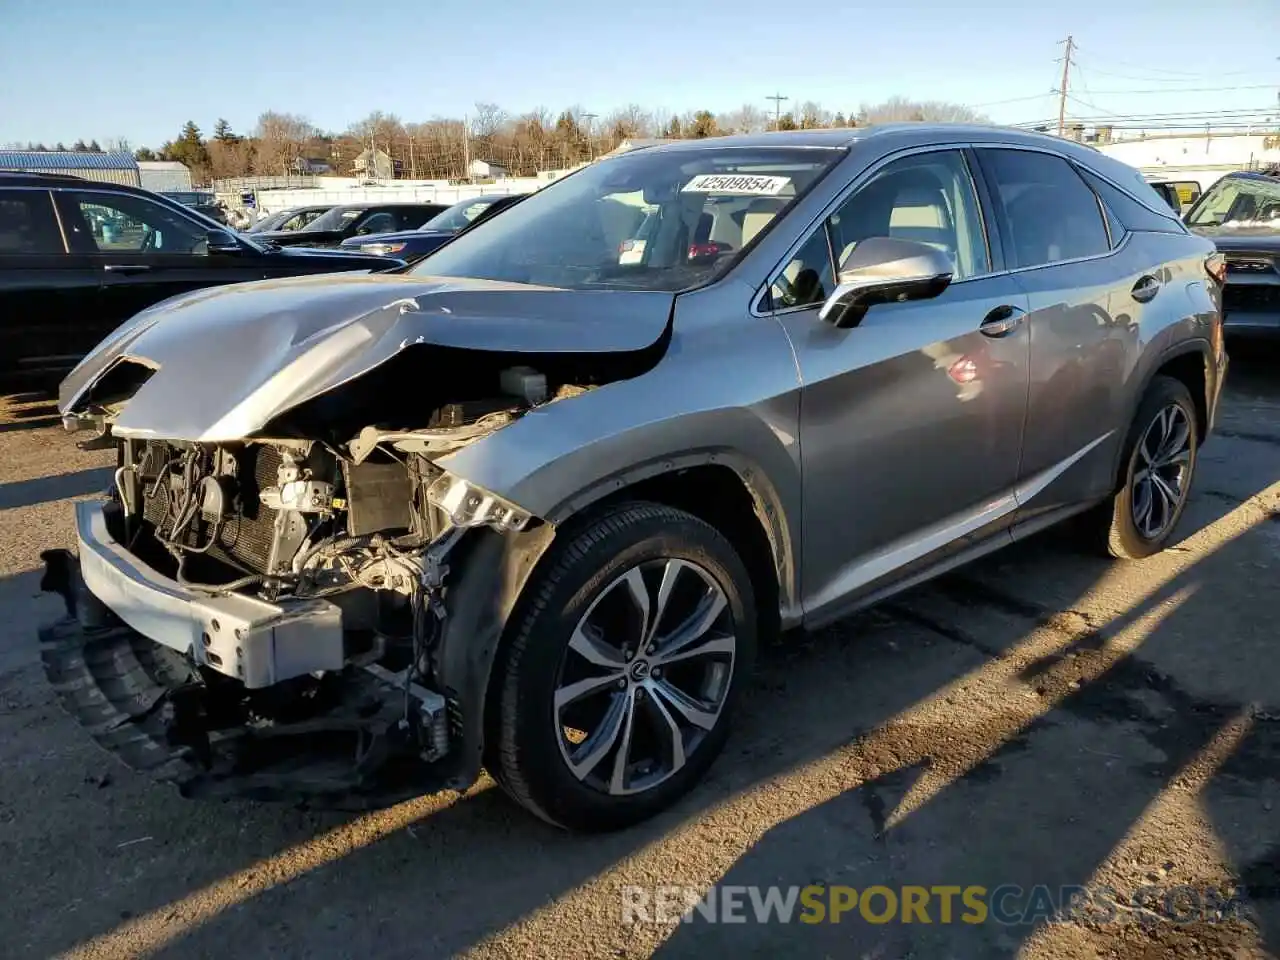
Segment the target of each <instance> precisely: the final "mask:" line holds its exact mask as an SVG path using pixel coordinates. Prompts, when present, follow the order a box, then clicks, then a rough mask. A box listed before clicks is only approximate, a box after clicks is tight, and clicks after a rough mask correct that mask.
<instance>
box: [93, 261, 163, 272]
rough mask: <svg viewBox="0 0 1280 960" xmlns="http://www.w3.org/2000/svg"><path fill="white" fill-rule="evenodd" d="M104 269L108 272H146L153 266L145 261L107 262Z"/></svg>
mask: <svg viewBox="0 0 1280 960" xmlns="http://www.w3.org/2000/svg"><path fill="white" fill-rule="evenodd" d="M102 269H103V270H105V271H106V272H107V273H146V272H147V271H148V270H150V269H151V267H149V266H148V265H147V264H145V263H106V264H103V265H102Z"/></svg>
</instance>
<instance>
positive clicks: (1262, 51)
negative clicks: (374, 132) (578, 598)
mask: <svg viewBox="0 0 1280 960" xmlns="http://www.w3.org/2000/svg"><path fill="white" fill-rule="evenodd" d="M362 8H363V10H364V11H367V12H362ZM1226 10H1227V8H1226V7H1215V6H1213V5H1212V4H1207V3H1204V2H1196V3H1192V2H1190V0H1163V2H1155V0H1074V2H1071V3H1042V2H1039V0H1020V2H1016V3H1015V2H1007V0H1006V2H986V3H983V2H981V0H976V2H971V3H967V4H965V3H956V2H943V0H898V2H895V3H880V4H875V5H872V4H844V5H842V4H840V3H839V2H836V3H833V4H830V5H826V4H809V3H794V2H792V3H783V2H780V0H733V2H721V3H711V4H705V3H703V4H700V3H695V2H689V0H630V2H626V3H616V2H605V3H601V2H599V0H559V2H547V0H488V2H487V3H481V2H476V0H470V2H463V0H427V2H425V3H417V4H412V3H410V4H403V3H402V4H394V3H377V4H361V3H352V2H350V0H348V2H344V3H338V2H333V0H311V2H309V3H305V4H285V3H277V2H271V0H256V2H255V0H218V2H205V0H176V2H175V0H161V2H157V0H56V2H52V3H48V2H41V0H0V144H5V143H8V142H10V141H23V142H25V141H27V140H34V141H44V142H46V143H52V142H54V141H58V140H61V141H63V142H66V143H71V142H72V141H74V140H75V139H77V138H79V137H83V138H85V139H86V140H87V139H93V138H96V139H98V140H105V139H107V138H111V137H121V136H123V137H127V138H128V139H129V141H130V142H131V143H132V144H133V145H134V146H135V147H136V146H140V145H144V144H146V145H151V146H157V145H159V143H160V142H162V141H163V140H166V139H170V138H172V137H174V136H176V134H177V132H178V130H179V128H180V127H181V125H182V124H183V122H185V121H186V120H188V119H194V120H195V121H196V122H197V123H198V124H199V125H200V126H201V128H202V129H203V130H204V131H205V132H206V133H207V132H208V131H209V130H211V129H212V127H213V123H214V121H215V120H216V119H217V118H218V117H226V118H227V119H228V120H229V121H230V122H231V124H232V127H233V128H234V129H236V130H238V131H242V132H244V131H248V130H250V129H251V128H252V127H253V124H254V122H255V120H256V118H257V116H258V114H259V113H261V112H262V111H264V110H269V109H270V110H281V111H289V112H293V113H300V114H303V115H305V116H306V117H308V118H309V119H310V120H311V121H312V122H314V123H315V124H317V125H318V126H320V127H322V128H325V129H331V130H342V129H345V128H346V127H347V126H348V125H349V124H350V123H352V122H353V121H356V120H358V119H360V118H361V117H364V116H366V115H367V114H368V113H370V112H371V111H373V110H382V111H384V112H388V113H395V114H397V115H399V116H400V117H401V119H403V120H427V119H430V118H431V117H433V116H460V115H462V114H463V113H465V112H466V111H468V110H469V109H471V107H472V105H473V104H474V103H475V102H477V101H491V102H496V103H498V104H500V105H501V106H502V107H504V108H505V109H506V110H507V111H509V112H511V113H518V112H520V111H523V110H527V109H530V108H533V107H537V106H545V107H547V108H548V109H551V110H553V111H558V110H559V109H560V108H562V107H564V106H568V105H572V104H578V105H581V106H582V107H583V108H584V109H586V110H589V111H591V112H594V113H597V114H599V115H601V116H604V115H606V114H608V113H609V112H610V110H612V109H614V108H616V107H620V106H625V105H626V104H628V103H638V104H641V105H642V106H644V107H646V108H660V109H665V110H667V111H672V112H683V111H685V110H690V109H700V108H704V107H705V108H708V109H710V110H712V111H717V110H731V109H734V108H736V107H738V106H740V105H741V104H743V103H754V104H756V105H758V106H759V107H761V108H762V109H769V110H771V105H770V104H769V103H768V102H767V101H766V100H765V97H766V96H768V95H769V94H771V93H774V92H775V91H777V92H780V93H782V94H784V95H788V96H790V97H791V104H795V103H797V102H799V101H802V100H808V99H811V100H815V101H818V102H819V103H821V104H822V105H823V106H824V107H827V108H828V109H831V110H843V111H845V112H848V111H851V110H856V109H857V107H858V106H859V104H861V103H864V102H875V101H878V100H882V99H884V98H887V97H889V96H892V95H895V94H901V95H904V96H908V97H912V98H918V99H946V100H952V101H957V102H961V103H967V104H970V105H973V106H979V107H981V109H982V110H983V111H984V112H986V113H987V114H988V115H989V116H990V117H991V118H992V119H993V120H995V121H997V122H1001V123H1006V122H1007V123H1013V122H1021V121H1027V120H1036V119H1042V118H1049V117H1051V116H1056V113H1057V102H1056V97H1054V96H1053V95H1052V94H1050V93H1049V92H1048V91H1049V90H1050V89H1051V88H1052V87H1053V86H1055V85H1056V83H1057V82H1058V75H1059V73H1060V70H1061V65H1060V64H1059V63H1055V62H1054V61H1055V58H1057V57H1059V56H1060V55H1061V47H1060V46H1059V43H1058V41H1060V40H1062V39H1063V38H1065V37H1066V36H1067V34H1069V33H1070V34H1073V35H1074V37H1075V40H1076V42H1077V43H1078V44H1079V45H1080V50H1079V55H1078V56H1079V69H1078V70H1077V71H1075V72H1074V73H1073V76H1072V80H1071V84H1072V86H1073V87H1074V88H1075V89H1074V91H1073V92H1074V93H1077V94H1078V96H1079V97H1080V100H1081V101H1083V103H1082V102H1079V101H1072V102H1071V103H1070V109H1069V113H1075V114H1078V115H1101V114H1104V113H1114V114H1121V115H1132V114H1137V113H1142V114H1151V113H1156V112H1162V113H1171V112H1175V111H1178V112H1182V111H1203V110H1231V109H1236V110H1256V109H1271V110H1272V111H1273V112H1275V113H1280V109H1277V106H1278V105H1277V92H1278V91H1280V60H1277V56H1280V43H1277V41H1276V38H1277V37H1280V2H1277V0H1232V2H1231V5H1230V11H1231V12H1230V14H1229V15H1228V14H1227V13H1226ZM1228 87H1229V88H1231V89H1225V90H1224V89H1216V88H1228ZM1205 88H1215V89H1205ZM1149 91H1156V92H1149ZM1006 101H1013V102H1006ZM1085 103H1087V104H1090V105H1091V106H1089V107H1087V106H1085V105H1084V104H1085Z"/></svg>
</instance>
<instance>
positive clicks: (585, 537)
mask: <svg viewBox="0 0 1280 960" xmlns="http://www.w3.org/2000/svg"><path fill="white" fill-rule="evenodd" d="M566 532H567V534H568V535H567V536H565V537H564V539H563V540H559V539H558V540H557V543H556V544H555V545H553V547H552V549H551V551H550V552H549V554H548V555H547V556H546V557H544V558H543V560H542V561H541V562H540V564H539V568H538V570H536V571H535V573H534V575H533V577H532V578H531V580H530V582H529V584H528V586H527V587H526V589H525V593H524V597H525V598H526V599H525V600H524V601H522V603H521V605H520V607H519V609H518V610H517V612H516V615H515V616H514V617H513V620H512V623H511V625H510V627H509V631H510V632H509V634H508V641H507V642H506V643H505V644H504V647H503V649H502V650H501V651H500V653H499V658H498V661H497V663H496V664H495V666H494V671H495V672H494V678H493V682H492V683H491V685H490V690H491V691H492V693H491V697H493V698H496V703H495V704H494V705H493V706H494V709H493V710H492V712H490V714H489V716H490V718H491V722H490V724H489V731H488V738H487V739H488V742H487V743H486V751H485V752H486V758H487V766H488V767H489V772H490V774H491V775H492V776H493V777H494V779H495V780H496V781H497V782H498V783H499V784H500V785H501V786H502V788H503V789H504V790H505V791H506V792H507V793H508V794H509V795H510V796H511V797H512V798H514V799H515V800H516V801H517V802H518V803H520V804H521V805H522V806H524V807H526V808H527V809H528V810H530V811H532V812H533V813H534V814H536V815H537V816H539V817H541V818H542V819H544V820H546V821H548V822H549V823H552V824H555V825H556V826H560V827H563V828H566V829H570V830H578V831H584V832H594V831H603V830H616V829H621V828H623V827H627V826H630V825H632V824H635V823H638V822H640V821H643V820H646V819H648V818H650V817H652V816H654V815H655V814H657V813H659V812H660V811H662V810H664V809H665V808H667V807H669V806H671V805H672V804H673V803H675V802H676V801H677V800H678V799H679V798H680V797H682V796H683V795H684V794H685V793H687V792H688V791H689V790H690V789H692V787H693V786H694V785H695V784H696V783H697V782H698V780H699V779H701V777H702V776H703V774H705V772H706V771H707V768H708V767H710V765H711V763H712V762H713V761H714V760H715V758H716V755H717V754H718V753H719V752H720V750H721V749H722V748H723V746H724V742H725V740H726V738H727V737H728V734H729V726H730V717H731V714H732V711H733V707H734V706H735V703H736V701H737V699H738V697H739V696H740V695H741V693H742V691H743V687H744V686H745V684H746V682H747V680H748V678H749V675H750V670H751V666H752V664H753V662H754V658H755V650H756V640H757V612H756V607H755V598H754V595H753V593H752V589H751V580H750V577H749V576H748V574H747V570H746V567H745V566H744V565H743V563H742V560H741V559H740V558H739V557H738V555H737V553H736V552H735V551H734V549H733V547H732V546H731V545H730V543H729V542H728V540H727V539H726V538H725V537H724V536H723V535H722V534H720V533H719V532H718V531H717V530H716V529H715V528H713V527H711V526H710V525H708V524H706V523H704V522H703V521H702V520H699V519H698V518H697V517H694V516H692V515H690V514H688V513H685V512H683V511H680V510H676V509H673V508H670V507H666V506H663V505H660V504H655V503H646V502H633V503H625V504H620V505H618V506H615V507H612V508H610V509H608V510H606V511H605V512H602V513H600V514H599V515H597V516H595V517H593V518H591V519H589V520H587V521H586V522H584V523H582V524H580V525H577V526H576V527H575V528H574V529H571V530H569V531H566ZM664 558H670V559H677V560H684V561H688V562H692V563H694V564H696V565H697V566H698V567H699V568H700V569H701V570H702V571H703V572H705V573H707V574H710V576H711V577H712V578H713V580H714V584H715V585H716V586H718V587H719V589H720V590H721V591H722V593H723V596H724V599H725V600H726V601H727V605H726V609H727V611H728V612H729V614H730V615H731V617H732V621H731V627H732V632H733V634H734V635H735V636H736V650H735V652H734V654H733V658H732V662H731V665H730V666H729V667H728V677H729V679H728V681H727V688H726V689H727V692H726V693H724V694H723V699H722V701H721V703H722V704H723V705H722V706H721V708H720V712H719V715H718V718H717V719H716V721H715V724H714V726H713V727H712V729H710V730H709V731H707V732H705V733H703V734H700V737H701V739H700V741H699V742H698V743H697V745H696V747H695V748H694V749H692V750H691V751H690V752H689V753H688V755H687V760H686V762H685V764H684V766H683V767H681V768H679V769H676V770H675V771H674V772H673V773H671V774H670V775H669V777H668V779H666V780H664V781H662V782H660V783H657V784H656V785H654V786H652V787H651V788H649V789H646V790H643V792H638V793H631V794H626V795H615V794H611V793H609V792H607V791H606V790H602V789H600V788H599V787H597V786H593V785H592V784H590V783H588V782H586V781H585V780H580V779H578V778H577V777H575V776H574V774H573V772H572V771H571V770H570V766H569V763H568V761H567V759H566V756H565V755H564V754H563V753H562V742H561V737H562V736H563V733H562V728H561V718H560V716H559V715H558V714H557V713H556V708H555V692H556V688H557V685H558V684H559V683H560V680H561V676H562V670H563V669H564V664H565V663H566V661H567V659H568V658H569V656H570V654H569V653H568V652H567V651H568V649H569V643H570V639H571V637H572V635H573V633H574V631H575V629H576V628H577V626H578V623H579V620H580V619H581V618H582V617H583V616H584V615H586V614H587V613H588V611H589V610H591V609H592V607H591V604H592V603H593V602H594V601H595V600H596V599H597V597H599V596H602V595H603V594H604V593H605V592H606V591H607V590H608V589H609V587H610V585H611V584H613V583H614V582H615V581H616V580H617V578H618V577H619V576H621V575H622V574H623V573H625V572H626V571H628V570H629V569H630V568H633V567H637V566H638V565H639V564H643V563H646V562H654V561H659V560H662V559H664ZM720 622H723V621H720ZM636 659H644V658H643V657H641V656H639V655H637V657H636ZM655 676H657V674H655ZM630 695H631V691H630V688H628V690H627V696H630ZM639 696H640V697H641V698H643V696H644V694H643V692H641V693H640V694H639ZM650 696H651V697H652V694H651V695H650ZM637 709H638V708H637ZM615 756H616V754H615Z"/></svg>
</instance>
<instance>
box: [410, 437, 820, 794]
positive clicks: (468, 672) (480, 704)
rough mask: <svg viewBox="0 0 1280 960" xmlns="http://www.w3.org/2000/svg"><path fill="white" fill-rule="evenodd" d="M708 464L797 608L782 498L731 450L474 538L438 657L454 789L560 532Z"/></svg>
mask: <svg viewBox="0 0 1280 960" xmlns="http://www.w3.org/2000/svg"><path fill="white" fill-rule="evenodd" d="M708 464H720V465H724V466H727V467H729V468H730V469H733V471H734V472H735V474H737V476H738V478H739V480H741V481H742V483H743V486H744V488H745V490H746V492H747V493H748V494H749V495H750V496H751V498H752V502H753V504H754V505H755V507H756V516H757V519H758V520H759V521H760V523H761V526H762V528H763V532H764V533H765V535H766V538H767V539H768V541H769V544H770V548H771V550H772V551H773V555H774V563H775V569H776V570H777V572H778V574H779V584H778V587H779V599H780V600H781V602H782V605H783V609H784V611H785V610H788V609H790V608H791V605H792V604H795V603H797V597H796V592H795V591H796V589H797V584H796V577H795V574H796V569H797V567H796V563H795V560H794V553H793V550H792V547H791V540H790V533H789V531H788V525H787V518H786V515H785V512H784V511H783V510H782V509H781V503H780V502H778V501H777V500H776V497H777V491H776V490H774V489H773V486H772V484H771V483H769V481H768V480H767V478H766V476H765V474H764V472H763V471H761V470H757V469H754V468H753V467H752V466H751V464H750V463H749V462H748V461H747V460H746V459H745V458H743V457H742V456H740V455H738V454H735V453H733V452H731V451H723V450H718V451H699V452H690V453H685V454H681V455H678V456H677V455H673V456H670V457H663V458H660V459H658V460H653V461H650V462H648V463H643V464H638V465H636V466H635V467H633V468H630V469H628V470H627V471H626V472H625V473H623V474H619V475H615V476H613V477H608V478H605V479H603V480H600V481H598V482H597V483H594V484H592V485H591V486H589V487H587V488H585V489H584V490H582V491H580V492H578V493H577V494H575V496H574V497H572V498H571V499H569V500H566V501H564V502H563V503H562V504H560V505H559V506H557V507H556V508H555V509H554V510H553V511H550V516H549V517H548V518H546V519H545V520H543V522H541V523H538V524H537V525H535V526H533V527H530V528H527V529H526V530H523V531H521V532H520V533H516V534H510V533H508V534H501V533H498V532H497V531H494V530H490V529H488V528H482V529H477V530H474V531H470V532H469V533H468V534H467V535H466V536H465V537H464V538H462V539H460V540H459V541H458V543H457V545H456V546H455V547H454V549H453V550H451V551H450V553H449V555H448V557H447V563H448V566H449V573H448V575H447V576H446V578H445V595H444V603H445V609H446V617H445V621H444V627H443V631H442V633H441V636H440V641H439V643H438V645H437V647H436V650H435V655H434V658H433V667H434V669H435V679H436V681H437V683H438V684H439V686H440V689H441V692H442V693H443V694H444V695H445V697H446V699H447V700H448V702H449V706H450V712H451V717H450V728H451V729H450V733H451V736H452V737H453V738H454V739H455V743H457V747H458V749H457V755H456V759H455V761H454V764H453V767H452V770H451V777H450V784H449V785H450V787H451V788H452V789H455V790H465V789H467V788H468V787H470V786H471V785H472V784H474V783H475V781H476V779H477V778H478V777H479V775H480V768H481V766H482V764H483V757H484V741H485V725H486V719H485V718H486V713H487V711H488V709H489V704H488V702H487V701H488V692H489V685H490V681H491V678H492V674H493V667H494V663H495V662H496V661H497V657H498V651H499V650H500V648H501V645H502V641H503V637H504V636H505V634H506V629H507V624H508V623H509V622H510V620H511V616H512V614H513V612H514V611H515V609H516V607H517V605H518V604H519V602H520V599H521V598H522V597H523V596H524V593H525V587H526V586H527V585H528V583H529V579H530V577H531V576H532V575H533V572H534V570H535V569H536V567H537V565H538V563H539V561H541V559H542V557H543V556H544V555H545V554H546V553H547V551H548V550H549V549H550V548H551V545H552V543H553V542H554V541H555V537H556V533H557V531H558V529H559V527H560V526H562V525H563V524H564V523H565V522H566V521H568V520H570V519H572V518H573V517H576V516H578V515H579V514H580V513H581V512H582V511H584V510H586V509H588V508H589V507H590V506H591V505H592V504H595V503H598V502H599V501H601V500H602V499H604V498H606V497H608V496H610V495H612V494H615V493H617V492H619V491H623V490H626V489H627V488H629V487H633V486H635V485H636V484H638V483H641V482H643V481H645V480H649V479H653V478H655V477H660V476H664V475H669V474H673V473H678V472H679V471H680V470H682V469H686V468H688V467H697V466H704V465H708ZM794 552H798V547H797V549H796V550H795V551H794Z"/></svg>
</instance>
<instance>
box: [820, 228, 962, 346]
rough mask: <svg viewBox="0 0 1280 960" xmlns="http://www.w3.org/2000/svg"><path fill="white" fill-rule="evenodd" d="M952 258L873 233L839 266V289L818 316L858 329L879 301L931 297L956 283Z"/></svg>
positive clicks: (829, 298) (910, 243)
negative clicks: (868, 311) (876, 235)
mask: <svg viewBox="0 0 1280 960" xmlns="http://www.w3.org/2000/svg"><path fill="white" fill-rule="evenodd" d="M953 270H954V267H953V266H952V264H951V258H950V257H948V256H947V255H946V254H945V253H943V252H942V251H941V250H938V249H937V248H936V247H931V246H929V245H928V244H927V243H920V242H918V241H916V240H895V239H893V238H892V237H868V238H867V239H866V240H863V241H861V242H860V243H859V244H858V245H857V246H855V247H854V248H853V251H852V252H851V253H850V254H849V256H848V257H846V258H845V260H844V262H843V263H841V264H840V276H839V278H838V282H837V284H836V288H835V290H833V291H832V293H831V296H830V297H828V298H827V302H826V303H824V304H823V305H822V309H821V310H820V311H818V317H819V319H821V320H825V321H827V322H828V323H830V324H832V325H833V326H837V327H856V326H857V325H858V323H859V322H861V320H862V318H863V317H864V316H865V315H866V313H867V310H868V309H869V308H871V307H873V306H875V305H876V304H878V303H897V302H900V301H904V300H931V299H932V298H934V297H936V296H938V294H940V293H942V291H943V290H945V289H947V285H948V284H950V283H951V276H952V272H953Z"/></svg>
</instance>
